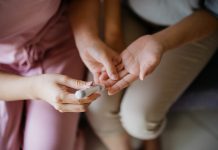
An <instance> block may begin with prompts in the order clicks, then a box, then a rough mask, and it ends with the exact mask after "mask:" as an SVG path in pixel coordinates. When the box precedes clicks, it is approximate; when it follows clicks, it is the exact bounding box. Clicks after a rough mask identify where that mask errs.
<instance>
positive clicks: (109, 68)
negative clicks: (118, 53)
mask: <svg viewBox="0 0 218 150" xmlns="http://www.w3.org/2000/svg"><path fill="white" fill-rule="evenodd" d="M102 63H103V65H104V67H105V69H106V72H107V74H108V76H109V78H110V79H112V80H118V79H119V75H118V73H117V69H116V66H115V65H114V64H113V61H112V60H111V59H110V58H108V57H105V58H103V59H102Z"/></svg>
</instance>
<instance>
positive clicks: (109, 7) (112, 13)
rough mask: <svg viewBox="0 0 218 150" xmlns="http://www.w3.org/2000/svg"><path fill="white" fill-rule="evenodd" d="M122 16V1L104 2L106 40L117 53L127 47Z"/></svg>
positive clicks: (108, 0) (111, 0) (106, 0)
mask: <svg viewBox="0 0 218 150" xmlns="http://www.w3.org/2000/svg"><path fill="white" fill-rule="evenodd" d="M121 16H122V15H121V0H104V40H105V42H106V44H107V45H109V46H110V47H111V48H113V49H114V50H116V51H117V52H121V51H122V50H123V49H124V47H125V44H124V37H123V31H122V23H121V22H122V18H121Z"/></svg>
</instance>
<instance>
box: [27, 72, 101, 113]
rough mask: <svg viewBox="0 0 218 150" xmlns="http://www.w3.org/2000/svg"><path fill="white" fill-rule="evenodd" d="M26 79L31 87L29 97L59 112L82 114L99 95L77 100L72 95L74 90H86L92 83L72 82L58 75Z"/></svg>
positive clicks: (72, 80)
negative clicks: (42, 101) (44, 102)
mask: <svg viewBox="0 0 218 150" xmlns="http://www.w3.org/2000/svg"><path fill="white" fill-rule="evenodd" d="M28 78H29V79H30V80H31V81H30V82H31V83H32V87H33V88H32V90H31V92H32V93H31V96H30V97H32V98H33V99H40V100H44V101H46V102H48V103H49V104H51V105H52V106H53V107H54V108H55V109H57V110H58V111H60V112H84V111H86V110H87V107H88V105H89V104H90V103H91V102H93V101H94V100H95V99H96V98H97V97H99V94H92V95H90V96H89V97H87V98H85V99H81V100H78V99H76V98H75V96H74V94H73V92H74V91H75V89H84V88H88V87H90V86H91V84H92V82H84V81H80V80H74V79H71V78H69V77H67V76H65V75H59V74H44V75H38V76H33V77H28Z"/></svg>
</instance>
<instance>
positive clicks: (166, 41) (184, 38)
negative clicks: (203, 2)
mask: <svg viewBox="0 0 218 150" xmlns="http://www.w3.org/2000/svg"><path fill="white" fill-rule="evenodd" d="M217 29H218V20H217V19H216V18H215V17H214V16H212V15H211V14H209V13H208V12H206V11H204V10H199V11H196V12H194V13H193V14H192V15H190V16H188V17H186V18H184V19H183V20H182V21H180V22H179V23H177V24H175V25H172V26H170V27H168V28H166V29H164V30H162V31H160V32H157V33H155V34H154V36H153V37H154V38H155V39H156V40H157V41H158V42H159V43H160V44H161V45H162V46H163V49H164V50H165V51H166V50H170V49H173V48H176V47H179V46H181V45H183V44H186V43H188V42H192V41H195V40H199V39H201V38H204V37H206V36H208V35H209V34H211V33H213V32H214V31H216V30H217Z"/></svg>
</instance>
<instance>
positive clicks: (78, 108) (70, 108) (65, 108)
mask: <svg viewBox="0 0 218 150" xmlns="http://www.w3.org/2000/svg"><path fill="white" fill-rule="evenodd" d="M88 105H89V104H83V105H74V104H56V105H54V108H55V109H56V110H58V111H59V112H85V111H86V110H87V108H88Z"/></svg>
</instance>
